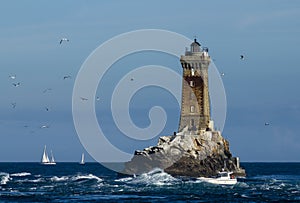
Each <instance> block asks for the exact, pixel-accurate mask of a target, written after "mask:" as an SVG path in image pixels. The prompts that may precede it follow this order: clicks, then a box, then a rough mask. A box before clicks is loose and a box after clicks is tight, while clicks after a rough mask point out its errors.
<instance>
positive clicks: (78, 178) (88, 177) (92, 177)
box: [71, 174, 103, 182]
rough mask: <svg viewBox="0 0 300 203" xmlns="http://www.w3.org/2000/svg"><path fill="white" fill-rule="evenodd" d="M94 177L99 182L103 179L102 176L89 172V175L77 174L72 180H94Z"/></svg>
mask: <svg viewBox="0 0 300 203" xmlns="http://www.w3.org/2000/svg"><path fill="white" fill-rule="evenodd" d="M92 179H95V180H97V181H98V182H101V181H103V180H102V179H101V178H99V177H97V176H95V175H93V174H88V175H77V176H74V177H72V178H71V180H73V181H78V180H92Z"/></svg>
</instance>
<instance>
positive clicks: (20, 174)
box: [10, 172, 31, 177]
mask: <svg viewBox="0 0 300 203" xmlns="http://www.w3.org/2000/svg"><path fill="white" fill-rule="evenodd" d="M30 175H31V173H28V172H21V173H13V174H10V176H16V177H23V176H30Z"/></svg>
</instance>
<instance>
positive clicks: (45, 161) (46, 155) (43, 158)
mask: <svg viewBox="0 0 300 203" xmlns="http://www.w3.org/2000/svg"><path fill="white" fill-rule="evenodd" d="M41 164H44V165H55V164H56V163H55V161H54V157H53V154H52V151H51V161H50V160H49V157H48V154H47V149H46V145H45V147H44V153H43V156H42V160H41Z"/></svg>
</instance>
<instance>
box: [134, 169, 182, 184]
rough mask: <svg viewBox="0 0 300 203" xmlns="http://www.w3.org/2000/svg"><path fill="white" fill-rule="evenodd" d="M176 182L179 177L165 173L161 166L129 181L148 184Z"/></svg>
mask: <svg viewBox="0 0 300 203" xmlns="http://www.w3.org/2000/svg"><path fill="white" fill-rule="evenodd" d="M176 182H178V179H176V178H174V177H172V176H171V175H169V174H167V173H165V172H164V171H163V170H162V169H160V168H155V169H153V170H152V171H150V172H149V173H143V174H141V175H140V176H137V177H136V178H133V179H132V180H128V183H132V184H146V185H172V184H174V183H176Z"/></svg>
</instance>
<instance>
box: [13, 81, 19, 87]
mask: <svg viewBox="0 0 300 203" xmlns="http://www.w3.org/2000/svg"><path fill="white" fill-rule="evenodd" d="M20 85H21V83H19V82H18V83H13V86H15V87H19V86H20Z"/></svg>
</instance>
